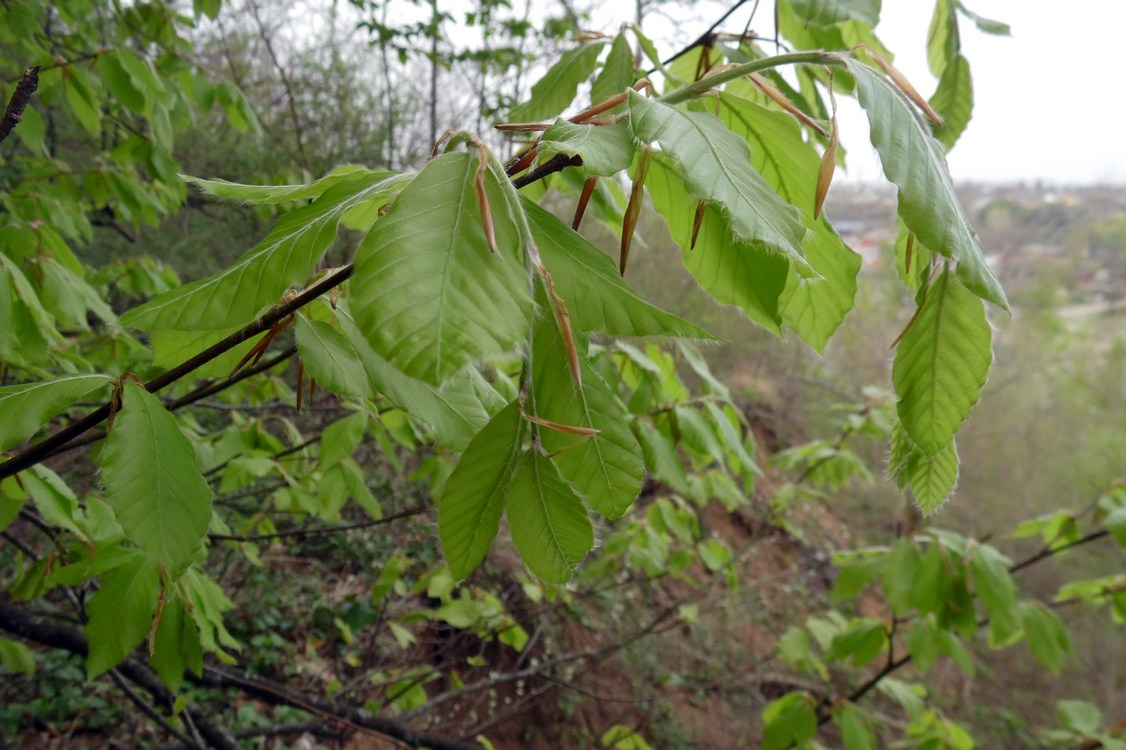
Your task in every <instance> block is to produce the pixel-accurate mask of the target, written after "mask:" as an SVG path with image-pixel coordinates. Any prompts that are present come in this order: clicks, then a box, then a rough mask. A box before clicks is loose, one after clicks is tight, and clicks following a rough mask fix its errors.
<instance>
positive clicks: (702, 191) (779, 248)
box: [629, 91, 806, 266]
mask: <svg viewBox="0 0 1126 750" xmlns="http://www.w3.org/2000/svg"><path fill="white" fill-rule="evenodd" d="M629 107H630V111H629V123H630V127H631V129H632V130H633V135H634V138H636V139H637V141H638V142H639V143H640V144H650V143H653V142H657V143H659V144H660V145H661V150H662V152H663V153H664V154H665V155H666V156H668V157H671V158H672V159H674V160H675V161H676V162H677V163H678V165H679V171H680V173H681V174H683V176H684V181H685V183H686V184H687V186H688V191H689V192H690V193H691V194H692V197H693V198H695V199H696V200H704V201H708V202H709V203H714V204H716V205H718V206H719V207H721V208H722V209H723V211H724V212H725V214H726V217H725V218H727V220H728V221H727V224H728V225H729V226H730V229H731V231H733V232H734V233H735V235H736V236H737V237H738V238H739V239H740V240H743V241H745V242H756V243H761V244H762V245H763V246H764V247H767V248H770V249H771V250H773V251H775V252H778V253H781V254H783V255H784V256H786V257H787V258H789V259H790V260H791V261H793V262H794V263H796V264H798V265H799V266H805V265H806V261H805V257H804V255H803V253H802V249H801V243H802V237H803V236H804V234H805V229H804V228H803V227H802V225H801V221H800V219H799V216H798V212H797V209H795V208H794V207H793V206H791V205H789V204H788V203H786V202H785V201H783V200H782V199H781V198H779V197H778V194H777V193H775V192H774V191H773V190H772V189H771V188H770V185H768V184H767V183H766V181H765V180H764V179H763V178H762V175H760V174H759V173H758V172H757V171H756V170H755V168H754V167H753V166H751V161H750V153H749V151H748V150H747V144H746V142H745V141H744V140H743V139H742V138H740V137H738V136H737V135H735V134H734V133H732V132H731V131H730V130H728V129H727V128H726V127H725V126H724V124H723V122H722V121H721V120H720V119H719V118H717V117H716V116H715V115H713V114H710V113H707V112H690V111H685V110H682V109H678V108H676V107H671V106H669V105H667V104H662V103H660V102H659V101H654V100H651V99H647V98H645V97H644V96H643V95H641V94H638V93H637V92H636V91H630V99H629Z"/></svg>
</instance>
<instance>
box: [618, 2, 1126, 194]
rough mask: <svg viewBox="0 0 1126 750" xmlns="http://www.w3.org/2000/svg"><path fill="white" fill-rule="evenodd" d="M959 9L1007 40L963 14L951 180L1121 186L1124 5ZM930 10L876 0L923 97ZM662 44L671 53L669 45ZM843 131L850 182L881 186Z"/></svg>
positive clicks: (855, 137) (856, 141)
mask: <svg viewBox="0 0 1126 750" xmlns="http://www.w3.org/2000/svg"><path fill="white" fill-rule="evenodd" d="M724 4H725V5H727V7H730V5H729V4H727V3H724ZM964 4H965V5H966V7H968V8H969V9H971V10H973V11H974V12H976V13H978V14H980V15H982V16H986V17H988V18H994V19H997V20H1000V21H1004V22H1006V23H1008V24H1009V25H1010V26H1011V27H1012V36H1011V37H997V36H989V35H987V34H984V33H982V32H980V31H978V30H977V29H976V28H975V27H974V25H973V24H972V23H971V22H970V21H969V20H968V19H965V18H961V19H960V29H961V32H962V49H963V51H964V53H965V55H966V57H967V58H968V59H969V61H970V65H971V68H972V72H973V80H974V89H975V91H974V94H975V96H974V98H975V101H974V116H973V120H972V121H971V123H970V126H969V129H968V130H967V131H966V133H965V134H963V136H962V138H961V140H959V142H958V144H957V146H956V147H955V148H954V150H953V151H952V152H951V153H950V155H949V163H950V169H951V172H952V173H953V175H954V178H955V179H956V180H982V181H1022V180H1023V181H1033V180H1037V179H1040V180H1044V181H1047V182H1051V183H1063V184H1092V183H1119V184H1121V183H1126V83H1124V81H1123V71H1124V70H1126V65H1124V63H1123V61H1122V59H1121V53H1120V50H1121V49H1122V39H1123V34H1124V33H1126V0H1067V2H1062V3H1061V2H1059V0H964ZM629 5H630V6H632V3H630V4H629ZM750 5H751V4H750V3H748V13H749V6H750ZM614 6H618V4H614ZM707 6H712V7H713V8H714V7H716V6H715V5H712V3H703V2H702V3H697V4H696V9H695V11H694V12H695V13H699V14H700V17H701V18H707V19H711V18H715V17H717V16H716V15H715V14H714V12H711V13H709V14H708V15H706V16H705V15H704V13H705V11H704V8H705V7H707ZM761 6H762V7H761V8H760V9H759V12H758V16H756V18H755V20H754V23H753V24H752V28H754V29H755V30H756V31H758V32H759V33H770V32H771V31H772V29H771V26H772V21H771V15H772V13H771V6H772V3H770V2H769V1H768V0H763V2H762V3H761ZM933 6H934V3H933V2H930V1H928V0H883V11H882V14H881V23H880V26H879V28H878V33H879V36H880V39H881V40H882V41H883V42H884V44H885V45H886V46H887V47H888V48H889V49H890V50H892V51H893V52H894V53H895V54H896V60H895V64H896V66H897V67H898V68H900V70H902V71H903V72H904V74H906V75H907V77H908V78H909V79H910V80H911V81H912V83H914V84H915V86H916V88H918V89H919V90H920V91H921V92H923V94H924V95H925V96H929V95H930V93H931V92H933V91H934V87H935V85H936V82H935V81H934V79H933V78H932V77H931V75H930V71H929V70H928V68H927V64H926V36H927V26H928V24H929V21H930V13H931V10H932V9H933ZM618 7H621V8H623V9H625V7H626V5H625V4H624V3H623V4H621V5H620V6H618ZM603 12H606V11H603ZM721 12H722V11H721ZM599 15H601V13H600V14H599ZM746 19H747V13H742V12H741V13H740V14H737V15H735V16H732V19H731V22H730V23H729V24H727V25H725V28H727V29H728V30H736V31H737V30H739V29H741V28H742V25H743V23H745V22H746ZM619 20H620V19H619ZM708 23H709V21H707V20H704V21H695V22H692V23H682V24H681V29H680V35H681V36H683V37H686V38H688V39H691V38H692V37H693V36H694V35H698V34H699V33H700V32H701V31H702V30H703V29H704V28H706V27H707V25H708ZM645 25H646V27H647V28H650V30H651V31H652V33H653V34H654V36H658V35H660V36H664V34H659V33H658V32H659V31H660V29H661V27H662V26H664V25H665V23H664V22H663V21H662V20H661V19H660V18H659V17H656V16H654V17H652V18H650V19H647V20H646V24H645ZM667 41H668V42H669V48H670V49H671V48H673V40H667ZM842 105H843V103H842ZM840 124H841V130H842V140H843V142H844V144H845V146H846V147H847V148H848V149H849V157H848V159H849V174H848V176H847V177H848V178H849V179H859V180H866V181H874V180H878V179H881V177H882V173H881V172H880V171H879V164H878V161H877V160H876V158H875V155H874V152H873V150H872V148H871V146H870V145H869V144H868V133H867V126H866V123H865V121H864V119H863V115H861V114H859V110H858V109H857V110H854V111H847V110H845V108H844V106H842V115H841V120H840Z"/></svg>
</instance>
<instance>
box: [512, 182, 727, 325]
mask: <svg viewBox="0 0 1126 750" xmlns="http://www.w3.org/2000/svg"><path fill="white" fill-rule="evenodd" d="M523 207H524V212H525V214H526V215H527V217H528V224H529V225H530V226H531V229H532V237H533V238H534V239H535V242H536V246H537V247H538V248H539V251H540V256H541V257H542V258H543V263H544V265H545V266H546V267H547V269H548V270H549V271H550V272H551V276H552V279H553V280H554V282H555V291H556V292H557V293H558V294H559V296H560V297H562V298H563V300H564V302H567V303H568V311H569V312H570V314H571V325H572V326H573V327H574V328H575V329H576V330H579V331H598V332H601V333H606V334H609V335H611V336H684V337H688V338H699V339H710V338H711V336H710V335H709V334H708V332H707V331H705V330H704V329H702V328H699V327H698V326H696V325H695V324H693V323H690V322H688V321H687V320H684V319H682V318H679V317H677V316H675V315H672V314H671V313H667V312H665V311H663V310H661V309H660V308H657V307H654V306H653V305H651V304H649V303H648V302H646V301H645V300H643V299H641V298H640V297H638V296H637V295H636V294H635V293H634V291H633V290H632V289H630V287H629V286H628V285H627V284H626V283H625V281H623V280H622V277H621V275H620V274H619V273H618V267H617V265H616V264H615V263H614V261H613V260H611V258H610V256H608V255H606V253H604V252H602V251H601V250H599V249H598V248H597V247H595V246H594V245H593V244H591V243H590V241H589V240H587V239H586V238H585V237H583V236H582V235H581V234H579V233H578V232H575V231H574V230H572V229H571V228H570V227H568V226H566V225H565V224H563V222H561V221H560V220H559V219H557V218H556V217H555V216H553V215H552V214H551V213H549V212H547V211H545V210H544V209H542V208H540V207H539V206H537V205H536V204H535V203H532V202H531V201H524V203H523Z"/></svg>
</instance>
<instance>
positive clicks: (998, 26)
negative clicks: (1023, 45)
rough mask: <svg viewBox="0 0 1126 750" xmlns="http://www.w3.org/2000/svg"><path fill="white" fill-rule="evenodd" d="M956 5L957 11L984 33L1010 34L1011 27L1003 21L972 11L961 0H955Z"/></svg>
mask: <svg viewBox="0 0 1126 750" xmlns="http://www.w3.org/2000/svg"><path fill="white" fill-rule="evenodd" d="M956 5H957V6H958V12H959V13H961V14H962V15H963V16H965V17H966V18H968V19H970V20H971V21H973V22H974V26H977V28H978V29H979V30H980V31H983V32H985V33H986V34H993V35H994V36H1009V35H1010V34H1012V28H1011V27H1010V26H1009V24H1007V23H1004V22H1003V21H995V20H993V19H992V18H986V17H985V16H981V15H978V14H977V13H974V12H973V11H972V10H970V9H969V8H967V7H966V6H965V4H964V3H963V2H962V1H961V0H956Z"/></svg>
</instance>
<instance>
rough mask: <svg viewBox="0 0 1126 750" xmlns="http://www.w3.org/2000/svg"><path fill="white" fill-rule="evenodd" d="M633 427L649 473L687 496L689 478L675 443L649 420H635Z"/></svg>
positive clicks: (673, 489) (674, 490)
mask: <svg viewBox="0 0 1126 750" xmlns="http://www.w3.org/2000/svg"><path fill="white" fill-rule="evenodd" d="M632 426H633V434H634V435H635V436H636V437H637V442H638V443H640V444H641V454H642V456H643V457H644V459H645V466H646V467H647V468H648V469H649V473H651V474H652V475H653V476H654V477H655V478H656V479H657V480H658V481H660V482H663V483H664V484H667V485H668V486H669V489H671V490H672V491H673V492H676V493H679V494H681V495H687V494H688V493H689V487H688V476H687V474H685V471H684V464H683V463H681V461H680V456H678V455H677V454H676V445H675V444H674V443H673V441H672V440H671V439H670V438H668V437H667V436H666V435H665V434H664V433H662V432H661V431H660V430H658V429H657V428H656V426H654V425H653V424H652V423H651V422H650V421H649V420H647V419H644V418H642V419H635V420H633V422H632Z"/></svg>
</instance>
